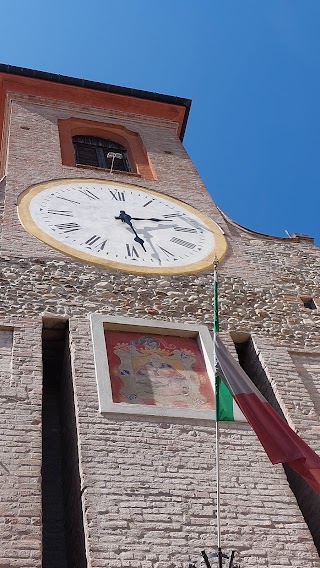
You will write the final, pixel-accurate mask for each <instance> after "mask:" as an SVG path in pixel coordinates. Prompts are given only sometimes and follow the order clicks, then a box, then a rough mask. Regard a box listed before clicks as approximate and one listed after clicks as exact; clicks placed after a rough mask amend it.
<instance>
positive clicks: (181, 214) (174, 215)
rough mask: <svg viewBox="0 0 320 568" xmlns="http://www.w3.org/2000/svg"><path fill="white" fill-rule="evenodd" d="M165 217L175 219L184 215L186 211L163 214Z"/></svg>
mask: <svg viewBox="0 0 320 568" xmlns="http://www.w3.org/2000/svg"><path fill="white" fill-rule="evenodd" d="M163 216H164V217H165V219H173V218H174V217H184V216H185V214H184V213H171V215H163Z"/></svg>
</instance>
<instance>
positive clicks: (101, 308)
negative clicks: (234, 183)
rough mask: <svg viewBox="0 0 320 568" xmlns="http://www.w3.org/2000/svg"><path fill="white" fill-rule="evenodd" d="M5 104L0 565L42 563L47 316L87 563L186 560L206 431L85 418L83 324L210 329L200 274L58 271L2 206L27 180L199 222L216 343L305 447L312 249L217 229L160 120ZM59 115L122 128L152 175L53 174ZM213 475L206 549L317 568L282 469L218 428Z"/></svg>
mask: <svg viewBox="0 0 320 568" xmlns="http://www.w3.org/2000/svg"><path fill="white" fill-rule="evenodd" d="M79 89H81V87H79ZM6 105H7V106H6V113H7V116H8V117H10V120H9V119H8V120H7V127H6V130H5V134H4V138H3V144H4V146H5V148H6V166H5V172H4V174H5V177H4V179H3V181H2V182H1V186H0V190H1V200H2V202H3V217H2V227H1V272H0V286H1V303H0V373H1V385H0V396H1V407H0V444H1V446H0V447H1V450H0V477H1V491H0V511H1V516H0V524H1V529H0V567H3V568H13V567H15V568H40V567H41V565H42V552H41V547H42V545H41V542H42V529H41V527H42V520H41V463H42V461H41V460H42V457H41V456H42V449H41V443H42V442H41V408H42V343H41V341H42V340H41V337H42V326H43V321H46V320H50V321H57V322H59V321H68V323H69V349H70V354H71V374H72V381H73V388H74V400H75V402H74V405H75V413H76V423H77V435H78V452H79V467H80V481H81V499H82V508H83V523H84V535H85V548H86V556H87V566H88V567H90V568H104V567H106V566H109V567H110V568H180V567H182V566H186V565H187V563H188V561H189V560H192V559H194V558H197V557H198V556H199V554H200V551H201V550H203V549H204V548H205V549H206V550H212V549H215V548H216V518H215V515H216V514H215V505H216V496H215V451H214V424H213V423H211V422H210V421H201V422H197V421H196V420H194V419H193V420H191V419H190V420H188V419H177V418H175V419H173V418H172V419H170V418H161V419H159V418H151V417H150V418H148V417H147V418H146V417H145V416H143V417H142V416H139V415H136V416H133V417H132V416H128V417H126V416H125V415H123V414H122V415H112V416H111V415H101V414H100V413H99V411H98V397H97V386H96V379H95V370H94V362H93V351H92V343H91V335H90V326H89V315H90V314H92V313H100V314H108V315H112V316H116V315H119V316H130V317H139V318H147V319H150V318H154V320H162V321H170V322H177V323H186V324H204V325H207V326H208V327H209V328H210V329H211V328H212V280H213V279H212V274H211V273H210V272H209V271H206V272H202V273H198V274H190V275H184V276H160V277H158V276H157V277H153V276H150V277H147V276H133V275H130V274H129V273H120V272H117V271H111V270H107V269H103V268H99V267H97V266H93V265H87V264H85V263H82V262H78V261H75V260H74V259H71V258H69V257H67V256H65V255H62V254H60V253H59V252H57V251H55V250H53V249H50V248H49V247H48V246H47V245H45V244H43V243H42V242H40V241H38V240H37V239H36V238H34V237H33V236H31V235H29V234H27V233H26V232H25V230H24V229H23V227H22V226H21V224H20V222H19V219H18V217H17V211H16V202H17V198H18V196H19V194H20V193H21V192H22V191H23V190H25V189H26V188H27V187H29V186H30V185H32V184H35V183H39V182H44V181H47V180H52V179H59V178H76V177H82V178H83V177H88V178H92V177H96V178H98V179H104V180H110V179H112V180H116V181H124V182H127V183H135V184H136V185H141V186H143V187H147V188H149V189H154V190H156V191H158V192H163V193H164V194H168V195H171V196H173V197H176V198H177V199H180V200H182V201H184V202H186V203H188V204H190V205H192V206H194V207H196V208H198V209H199V210H200V211H202V212H203V213H205V214H207V215H209V216H211V217H212V219H213V220H214V221H216V222H217V223H218V224H219V225H220V227H221V228H222V230H223V231H224V233H225V236H226V238H227V241H228V252H227V255H226V257H225V258H224V259H223V260H222V262H221V263H220V265H219V288H220V292H219V293H220V317H221V329H222V335H223V337H224V338H225V339H226V341H227V342H228V343H229V345H231V346H232V345H233V344H232V340H231V338H232V339H233V340H234V341H235V342H236V343H237V342H239V341H243V338H248V337H251V338H252V340H253V343H254V346H255V350H256V352H257V354H258V356H259V361H260V363H261V366H262V367H263V369H264V370H265V373H266V376H267V378H268V380H269V382H270V385H271V388H272V391H273V393H274V395H275V397H276V399H277V401H278V404H279V406H280V408H281V410H282V412H283V414H284V416H285V417H286V419H287V420H288V422H289V424H290V425H291V426H292V427H293V428H294V429H295V430H296V431H298V433H299V434H300V435H301V436H302V437H303V438H304V439H305V441H306V442H307V443H308V444H309V445H310V446H311V447H312V448H313V449H314V450H315V451H317V452H319V453H320V425H319V419H320V378H319V377H320V329H319V318H320V276H319V275H320V271H319V268H320V254H319V249H318V248H317V247H316V246H314V244H313V242H312V240H310V239H307V238H304V237H303V236H300V237H299V236H297V237H294V238H287V239H281V238H276V237H269V236H265V235H260V234H257V233H254V232H252V231H250V230H248V229H244V228H242V227H239V226H238V225H236V224H235V223H234V222H232V221H231V220H230V219H228V218H227V217H226V216H225V215H224V214H223V213H222V212H221V211H219V209H218V208H217V207H216V206H215V205H214V203H213V202H212V200H211V198H210V196H209V194H208V192H207V190H206V189H205V187H204V185H203V183H202V181H201V179H200V178H199V176H198V174H197V172H196V170H195V168H194V166H193V164H192V162H191V160H190V158H189V157H188V155H187V153H186V151H185V150H184V148H183V146H182V144H181V142H180V140H179V138H178V136H177V134H176V123H174V122H170V121H169V120H164V119H163V118H155V117H150V116H143V115H141V114H134V113H128V112H124V111H115V110H112V109H111V110H110V109H108V108H107V107H106V108H95V107H94V106H86V105H84V104H83V103H81V104H80V103H79V104H75V103H74V104H71V103H70V102H68V101H64V100H60V101H58V100H56V99H52V100H51V99H49V98H45V97H43V96H42V94H41V92H39V93H38V95H37V96H35V95H28V94H21V93H16V92H15V91H14V89H13V88H12V92H11V93H10V96H9V97H8V98H7V100H6ZM70 117H79V118H85V119H86V120H93V121H101V122H108V123H114V124H121V125H123V126H125V127H126V128H128V129H129V130H132V131H134V132H138V133H139V135H140V137H141V138H142V140H143V144H144V146H145V148H146V151H147V153H148V156H149V159H150V161H151V163H152V166H153V168H154V171H155V172H156V176H157V179H156V180H154V181H153V180H148V181H146V180H144V179H141V178H134V179H132V177H130V176H128V175H126V174H124V173H121V174H120V173H114V174H110V173H109V172H107V171H104V170H94V169H90V168H79V167H67V166H63V165H62V163H61V154H60V143H59V135H58V126H57V121H58V119H62V118H70ZM168 152H170V153H168ZM236 190H237V188H235V191H236ZM305 297H310V298H313V300H314V302H315V304H316V306H317V309H314V310H311V309H309V308H306V307H304V303H303V298H305ZM221 480H222V481H221V491H222V495H221V506H222V509H221V513H222V544H223V549H225V550H226V551H231V550H232V549H235V550H237V551H238V555H237V559H238V561H240V563H241V566H242V567H244V568H245V567H257V566H259V567H260V566H261V567H270V568H280V567H281V568H283V567H286V568H289V567H290V568H291V567H292V568H293V567H295V568H301V567H302V566H303V568H319V567H320V560H319V555H318V552H317V549H316V546H315V544H314V542H313V539H312V536H311V533H310V531H309V528H308V526H307V524H306V522H305V520H304V518H303V514H302V512H301V510H300V507H299V506H298V503H297V500H296V497H295V496H294V494H293V492H292V490H291V488H290V486H289V483H288V481H287V477H286V475H285V472H284V470H283V467H282V466H281V465H277V466H272V465H271V464H270V463H269V461H268V458H267V456H266V455H265V453H264V450H263V448H262V447H261V446H260V444H259V442H258V440H257V439H256V437H255V434H254V433H253V432H252V430H251V428H250V427H249V425H247V424H243V423H231V424H229V423H228V424H225V425H222V426H221ZM314 514H315V515H319V507H317V508H316V511H315V513H314ZM51 568H55V566H52V567H51Z"/></svg>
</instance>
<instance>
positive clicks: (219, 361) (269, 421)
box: [214, 277, 320, 495]
mask: <svg viewBox="0 0 320 568" xmlns="http://www.w3.org/2000/svg"><path fill="white" fill-rule="evenodd" d="M217 295H218V293H217V282H216V277H215V290H214V313H215V315H214V330H215V334H214V350H215V359H216V369H215V394H216V416H217V421H220V420H236V419H237V418H236V416H237V412H238V410H237V407H236V406H235V403H236V405H237V406H238V409H240V411H241V413H242V415H243V416H245V418H246V419H247V421H248V422H249V423H250V425H251V426H252V428H253V430H254V431H255V433H256V435H257V436H258V438H259V440H260V442H261V444H262V446H263V447H264V449H265V451H266V453H267V455H268V457H269V459H270V461H271V462H272V463H273V464H276V463H283V464H284V463H286V464H288V465H289V466H290V467H291V468H292V469H293V470H294V471H296V472H297V473H298V474H300V475H301V477H303V478H304V480H305V481H306V482H307V483H308V484H309V485H310V486H311V487H312V488H313V489H314V491H315V492H316V493H317V494H318V495H320V457H319V456H318V455H317V454H316V453H315V452H314V451H313V450H312V449H311V448H310V447H309V446H308V444H306V443H305V442H304V441H303V440H302V439H301V438H300V437H299V436H298V435H297V434H296V433H295V432H294V431H293V430H292V429H291V428H290V426H289V425H288V424H287V422H286V421H285V420H283V418H281V416H279V414H278V413H277V412H276V411H275V410H274V408H273V407H272V406H271V405H270V404H269V403H268V401H267V400H266V399H265V398H264V397H263V396H262V394H261V393H260V391H259V390H258V389H257V388H256V386H255V385H254V384H253V383H252V381H251V380H250V378H249V377H248V375H247V374H246V373H245V372H244V370H243V369H242V367H240V365H239V363H238V362H237V361H236V360H235V359H234V358H233V356H232V355H231V353H230V352H229V351H228V349H227V348H226V347H225V346H224V345H223V343H222V341H221V339H220V338H219V336H218V333H217V332H218V331H219V322H218V309H217V306H218V303H217V301H218V297H217ZM231 399H233V400H232V401H231Z"/></svg>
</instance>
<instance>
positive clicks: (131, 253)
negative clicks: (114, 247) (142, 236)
mask: <svg viewBox="0 0 320 568" xmlns="http://www.w3.org/2000/svg"><path fill="white" fill-rule="evenodd" d="M126 247H127V255H128V256H130V257H131V258H132V259H133V260H135V259H136V258H140V257H139V253H138V251H137V249H136V247H135V246H134V245H128V244H127V245H126Z"/></svg>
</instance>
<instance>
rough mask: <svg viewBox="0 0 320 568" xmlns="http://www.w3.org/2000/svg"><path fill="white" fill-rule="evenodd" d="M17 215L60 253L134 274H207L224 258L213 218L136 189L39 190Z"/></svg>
mask: <svg viewBox="0 0 320 568" xmlns="http://www.w3.org/2000/svg"><path fill="white" fill-rule="evenodd" d="M18 211H19V217H20V220H21V222H22V224H23V225H24V227H25V228H26V229H27V230H28V231H29V232H31V233H32V234H34V235H35V236H37V237H38V238H40V239H41V240H43V241H44V242H46V243H48V244H50V245H51V246H53V247H54V248H56V249H58V250H60V251H62V252H65V253H67V254H70V255H72V256H75V257H77V258H80V259H82V260H87V261H89V262H94V263H96V264H100V265H104V266H111V267H113V268H119V269H125V270H128V271H131V272H141V273H142V272H156V273H164V274H165V273H180V272H192V271H193V270H201V269H203V268H205V267H207V266H209V265H210V264H212V262H213V260H214V257H215V256H216V255H217V256H218V257H219V256H221V247H222V248H223V252H224V250H225V245H224V243H225V240H224V238H223V235H222V233H221V231H220V230H219V228H218V227H217V225H215V223H213V221H211V220H210V219H209V218H207V217H205V216H204V215H202V214H201V213H200V212H198V211H197V210H196V209H194V208H192V207H190V206H189V205H185V204H184V203H181V202H180V201H177V200H176V199H173V198H171V197H167V196H165V195H162V194H159V193H156V192H154V191H150V190H147V189H145V188H141V187H137V186H134V185H128V184H120V183H116V182H108V181H102V180H91V179H82V180H79V179H74V180H61V181H55V182H51V183H46V184H41V185H38V186H34V187H32V188H30V189H29V190H27V191H25V192H24V193H23V194H22V196H20V199H19V205H18ZM222 241H223V243H222ZM222 244H223V245H224V246H222Z"/></svg>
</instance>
